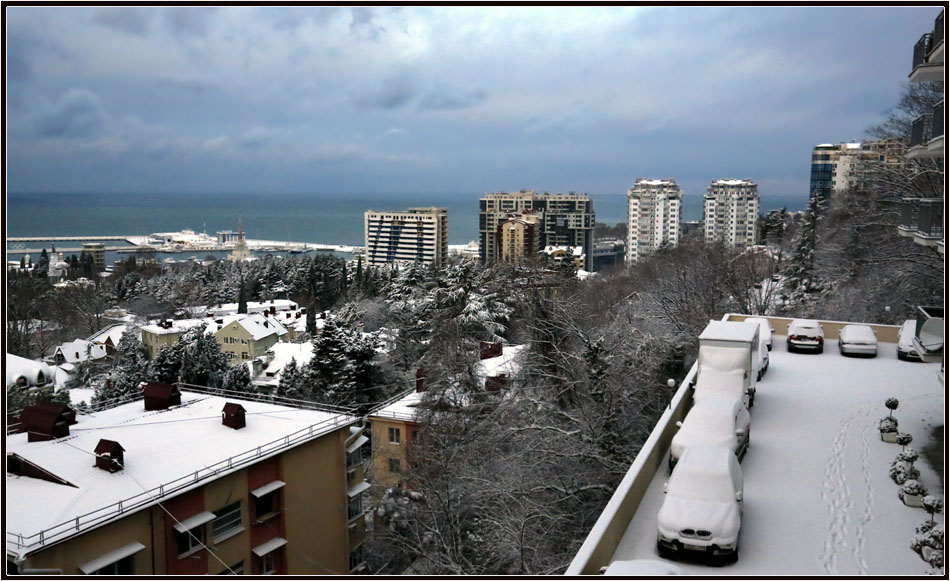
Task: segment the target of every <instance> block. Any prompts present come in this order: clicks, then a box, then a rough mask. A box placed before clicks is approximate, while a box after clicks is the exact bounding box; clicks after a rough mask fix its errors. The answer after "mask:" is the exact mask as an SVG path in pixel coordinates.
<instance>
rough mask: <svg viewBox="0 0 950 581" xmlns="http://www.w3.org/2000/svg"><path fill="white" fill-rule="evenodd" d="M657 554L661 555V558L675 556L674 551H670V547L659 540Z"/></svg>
mask: <svg viewBox="0 0 950 581" xmlns="http://www.w3.org/2000/svg"><path fill="white" fill-rule="evenodd" d="M656 554H657V555H659V556H660V557H661V558H663V559H672V558H673V551H670V550H669V549H667V548H666V547H664V546H663V545H662V544H661V543H660V541H657V542H656Z"/></svg>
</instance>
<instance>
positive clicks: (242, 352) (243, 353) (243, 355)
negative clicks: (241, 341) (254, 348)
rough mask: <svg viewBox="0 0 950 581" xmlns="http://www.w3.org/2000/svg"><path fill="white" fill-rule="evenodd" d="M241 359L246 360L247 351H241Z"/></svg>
mask: <svg viewBox="0 0 950 581" xmlns="http://www.w3.org/2000/svg"><path fill="white" fill-rule="evenodd" d="M241 359H248V356H247V351H241Z"/></svg>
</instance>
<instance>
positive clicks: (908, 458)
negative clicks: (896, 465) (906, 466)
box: [897, 448, 920, 464]
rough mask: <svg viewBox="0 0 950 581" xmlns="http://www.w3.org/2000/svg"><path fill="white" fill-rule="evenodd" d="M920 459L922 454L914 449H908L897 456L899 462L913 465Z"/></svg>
mask: <svg viewBox="0 0 950 581" xmlns="http://www.w3.org/2000/svg"><path fill="white" fill-rule="evenodd" d="M918 458H920V454H918V453H917V450H914V449H913V448H907V449H906V450H904V451H903V452H901V453H900V454H898V455H897V459H898V460H902V461H904V462H909V463H911V464H913V463H914V462H916V461H917V459H918Z"/></svg>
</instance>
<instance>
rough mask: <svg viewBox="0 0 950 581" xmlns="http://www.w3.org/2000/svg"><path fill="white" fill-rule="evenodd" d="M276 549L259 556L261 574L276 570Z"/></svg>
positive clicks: (269, 573) (268, 573)
mask: <svg viewBox="0 0 950 581" xmlns="http://www.w3.org/2000/svg"><path fill="white" fill-rule="evenodd" d="M276 553H277V551H274V552H272V553H267V554H266V555H264V556H263V557H261V575H273V574H274V573H276V572H277V554H276Z"/></svg>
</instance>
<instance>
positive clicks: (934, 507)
mask: <svg viewBox="0 0 950 581" xmlns="http://www.w3.org/2000/svg"><path fill="white" fill-rule="evenodd" d="M921 502H923V505H924V510H926V511H927V514H929V515H930V522H933V520H934V515H935V514H937V513H938V512H940V511H942V510H943V501H942V500H940V499H939V498H937V497H936V496H931V495H929V494H928V495H927V496H925V497H924V499H923V500H922V501H921ZM940 534H941V541H942V540H943V537H942V535H943V529H940ZM940 548H941V549H942V548H943V544H942V542H941V545H940Z"/></svg>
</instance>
